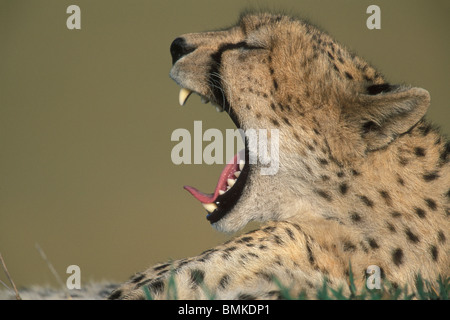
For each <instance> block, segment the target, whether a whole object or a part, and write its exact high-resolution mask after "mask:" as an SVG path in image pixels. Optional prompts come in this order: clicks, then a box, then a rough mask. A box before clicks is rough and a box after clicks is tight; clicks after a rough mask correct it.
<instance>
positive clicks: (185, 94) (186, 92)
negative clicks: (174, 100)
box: [178, 88, 192, 106]
mask: <svg viewBox="0 0 450 320" xmlns="http://www.w3.org/2000/svg"><path fill="white" fill-rule="evenodd" d="M191 93H192V91H191V90H189V89H186V88H181V89H180V94H179V95H178V102H179V103H180V106H183V105H184V103H185V102H186V100H187V98H189V96H190V95H191Z"/></svg>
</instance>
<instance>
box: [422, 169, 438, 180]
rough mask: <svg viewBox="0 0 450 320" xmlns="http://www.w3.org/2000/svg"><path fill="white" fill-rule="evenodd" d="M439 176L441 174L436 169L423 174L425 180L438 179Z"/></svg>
mask: <svg viewBox="0 0 450 320" xmlns="http://www.w3.org/2000/svg"><path fill="white" fill-rule="evenodd" d="M437 178H439V175H438V173H437V172H436V171H434V172H429V173H426V174H424V175H423V180H425V181H426V182H430V181H433V180H436V179H437Z"/></svg>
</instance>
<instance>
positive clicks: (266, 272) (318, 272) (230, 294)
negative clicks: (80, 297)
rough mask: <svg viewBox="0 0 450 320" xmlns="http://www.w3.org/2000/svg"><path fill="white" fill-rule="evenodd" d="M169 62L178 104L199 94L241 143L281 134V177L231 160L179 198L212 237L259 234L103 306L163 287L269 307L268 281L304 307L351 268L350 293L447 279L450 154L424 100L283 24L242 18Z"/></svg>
mask: <svg viewBox="0 0 450 320" xmlns="http://www.w3.org/2000/svg"><path fill="white" fill-rule="evenodd" d="M170 52H171V55H172V62H173V66H172V69H171V71H170V77H171V78H172V79H173V80H174V81H175V82H176V83H177V84H178V85H179V86H180V87H181V90H180V94H179V102H180V104H181V105H184V104H185V102H186V100H187V99H188V98H189V96H190V95H191V94H192V93H196V94H198V95H200V97H201V100H202V102H204V103H208V102H210V103H211V104H212V105H213V106H215V107H216V108H217V110H218V111H225V112H226V113H228V115H229V116H230V117H231V119H232V120H233V122H234V123H235V125H236V126H237V127H238V128H240V129H242V130H244V131H245V130H247V129H255V130H259V129H277V130H278V132H279V140H280V143H279V170H278V172H277V173H276V174H275V175H273V176H270V175H261V174H260V173H259V172H260V168H261V165H260V164H250V163H249V161H248V151H246V153H244V152H240V153H238V154H237V155H236V156H235V157H234V159H232V160H231V161H230V162H229V163H228V164H227V165H226V166H225V168H224V170H223V171H222V173H221V175H220V177H219V181H218V183H217V186H216V188H215V190H214V192H213V193H212V194H206V193H203V192H201V191H199V190H197V189H195V188H193V187H188V186H186V187H185V188H186V190H187V191H189V192H190V193H191V194H192V195H193V196H194V197H195V198H196V199H197V200H198V201H200V202H201V203H202V204H203V206H204V207H205V209H206V210H207V211H208V214H207V219H208V221H209V222H210V223H211V224H212V226H213V227H215V228H217V229H218V230H220V231H225V232H234V231H236V230H239V229H241V228H243V227H244V226H245V225H246V224H247V223H248V222H249V221H258V222H261V223H263V225H262V226H261V227H260V228H259V229H257V230H255V231H252V232H250V233H247V234H245V235H242V236H239V237H237V238H235V239H233V240H230V241H228V242H226V243H224V244H222V245H219V246H217V247H215V248H213V249H210V250H207V251H205V252H203V253H202V254H200V255H199V256H196V257H191V258H187V259H181V260H177V261H173V262H171V263H163V264H158V265H156V266H153V267H151V268H149V269H148V270H146V271H144V272H141V273H138V274H136V275H135V276H133V277H132V278H131V279H130V280H129V281H128V282H127V283H125V284H124V285H122V287H120V288H119V289H117V290H116V291H114V292H113V293H112V295H111V298H113V299H115V298H120V299H139V298H145V297H146V294H145V292H146V290H147V292H149V293H150V294H151V296H152V298H155V299H164V298H170V297H172V296H171V289H170V285H168V281H169V280H170V281H171V282H175V283H177V284H178V285H177V298H181V299H203V298H208V297H211V295H212V296H214V297H215V298H217V299H230V298H233V299H235V298H237V299H240V298H249V297H251V298H262V299H264V298H271V299H272V298H277V297H279V296H280V287H279V286H278V285H276V284H275V283H274V281H273V280H274V279H277V283H281V284H283V286H284V287H286V288H288V290H289V292H290V294H291V295H293V296H295V295H298V294H300V293H302V292H303V293H306V294H307V295H308V296H309V297H314V293H315V292H316V290H317V288H320V287H322V285H323V281H324V279H326V281H328V285H329V286H331V287H334V288H336V289H339V288H343V289H344V290H347V291H348V272H349V268H350V264H351V268H352V270H353V273H354V277H355V282H356V284H357V285H359V286H362V285H363V284H364V283H365V279H366V270H367V268H368V267H369V266H371V265H375V266H378V267H379V268H380V270H381V277H382V279H383V280H387V281H389V282H390V283H391V284H393V285H396V286H402V287H404V286H405V285H408V287H409V288H413V287H414V285H415V279H416V277H417V275H419V274H420V275H421V276H422V277H423V278H425V279H429V280H430V281H433V280H435V279H437V278H438V276H439V275H441V276H443V277H444V278H445V277H448V276H449V274H450V258H449V252H450V248H449V241H448V237H449V230H450V223H449V215H450V209H449V207H450V205H449V200H450V165H449V161H448V154H449V152H450V144H449V143H448V142H447V140H446V139H445V137H443V136H442V135H440V134H439V132H438V130H437V129H436V128H435V127H434V126H432V125H430V124H429V123H428V122H427V120H425V118H424V115H425V113H426V111H427V109H428V107H429V105H430V95H429V93H428V92H427V91H426V90H424V89H422V88H416V87H410V86H405V85H392V84H390V83H388V82H387V81H386V80H385V78H384V77H383V76H382V75H381V74H380V73H379V72H377V71H376V70H375V69H374V68H373V67H372V66H370V65H369V64H368V63H367V62H365V61H364V60H363V59H361V58H359V57H358V56H356V55H355V54H353V53H351V52H349V51H348V50H347V49H346V48H345V47H344V46H342V45H341V44H339V43H337V42H336V41H334V40H333V39H332V38H331V37H330V36H329V35H327V34H326V33H324V32H322V31H320V30H319V29H317V28H316V27H314V26H312V25H310V24H308V23H306V22H304V21H302V20H299V19H294V18H291V17H287V16H284V15H273V14H265V13H262V14H247V15H243V16H242V17H241V18H240V20H239V22H238V23H237V25H235V26H234V27H231V28H229V29H226V30H220V31H213V32H204V33H190V34H185V35H182V36H180V37H178V38H176V39H175V40H174V41H173V43H172V45H171V47H170ZM245 143H246V148H245V150H247V147H248V142H247V141H246V142H245ZM205 288H207V289H205ZM144 289H146V290H144ZM205 292H209V294H206V293H205Z"/></svg>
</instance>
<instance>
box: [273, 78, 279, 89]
mask: <svg viewBox="0 0 450 320" xmlns="http://www.w3.org/2000/svg"><path fill="white" fill-rule="evenodd" d="M273 87H274V89H275V90H278V82H277V80H276V79H275V78H274V79H273Z"/></svg>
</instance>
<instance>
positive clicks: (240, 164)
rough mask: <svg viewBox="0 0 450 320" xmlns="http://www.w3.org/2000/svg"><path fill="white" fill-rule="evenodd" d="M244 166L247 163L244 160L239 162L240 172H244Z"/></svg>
mask: <svg viewBox="0 0 450 320" xmlns="http://www.w3.org/2000/svg"><path fill="white" fill-rule="evenodd" d="M244 165H245V161H244V160H239V170H240V171H242V169H244Z"/></svg>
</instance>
